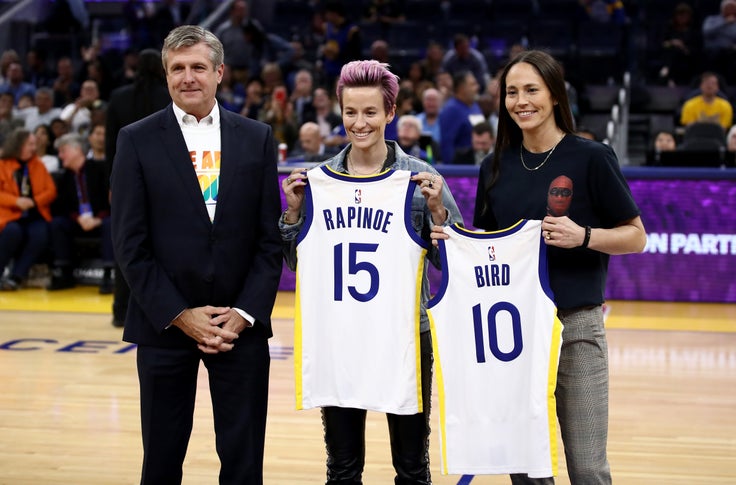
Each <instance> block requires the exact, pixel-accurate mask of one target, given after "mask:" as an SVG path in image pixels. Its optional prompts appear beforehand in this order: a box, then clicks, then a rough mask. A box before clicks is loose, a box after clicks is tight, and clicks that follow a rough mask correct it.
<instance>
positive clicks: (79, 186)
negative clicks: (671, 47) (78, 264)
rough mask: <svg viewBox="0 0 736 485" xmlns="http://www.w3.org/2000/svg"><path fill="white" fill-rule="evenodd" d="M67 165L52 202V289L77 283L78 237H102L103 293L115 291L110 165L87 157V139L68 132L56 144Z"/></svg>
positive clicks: (60, 156) (70, 286)
mask: <svg viewBox="0 0 736 485" xmlns="http://www.w3.org/2000/svg"><path fill="white" fill-rule="evenodd" d="M54 145H55V147H56V149H57V150H58V152H59V159H60V160H61V165H62V167H63V168H64V171H63V173H62V175H61V176H60V177H59V179H58V180H57V182H56V185H57V189H58V192H59V193H58V197H57V198H56V200H55V201H54V203H53V204H52V205H51V214H52V216H53V217H52V219H51V247H52V253H53V269H52V276H51V283H50V284H49V286H48V287H47V289H48V290H52V291H53V290H64V289H67V288H73V287H74V286H75V285H76V281H75V278H74V265H75V259H76V250H75V249H76V247H75V240H76V239H77V238H79V237H90V236H92V237H98V238H99V239H100V256H101V257H102V265H103V277H102V282H101V283H100V288H99V291H100V294H101V295H104V294H109V293H112V290H113V286H112V278H111V276H112V268H113V266H114V256H113V251H112V235H111V233H110V198H109V191H110V184H109V177H108V174H107V170H106V167H105V166H104V165H103V164H98V163H95V162H93V161H91V160H87V157H86V156H85V143H84V138H82V137H81V136H80V135H78V134H76V133H67V134H66V135H64V136H62V137H61V138H59V139H58V140H56V142H55V143H54Z"/></svg>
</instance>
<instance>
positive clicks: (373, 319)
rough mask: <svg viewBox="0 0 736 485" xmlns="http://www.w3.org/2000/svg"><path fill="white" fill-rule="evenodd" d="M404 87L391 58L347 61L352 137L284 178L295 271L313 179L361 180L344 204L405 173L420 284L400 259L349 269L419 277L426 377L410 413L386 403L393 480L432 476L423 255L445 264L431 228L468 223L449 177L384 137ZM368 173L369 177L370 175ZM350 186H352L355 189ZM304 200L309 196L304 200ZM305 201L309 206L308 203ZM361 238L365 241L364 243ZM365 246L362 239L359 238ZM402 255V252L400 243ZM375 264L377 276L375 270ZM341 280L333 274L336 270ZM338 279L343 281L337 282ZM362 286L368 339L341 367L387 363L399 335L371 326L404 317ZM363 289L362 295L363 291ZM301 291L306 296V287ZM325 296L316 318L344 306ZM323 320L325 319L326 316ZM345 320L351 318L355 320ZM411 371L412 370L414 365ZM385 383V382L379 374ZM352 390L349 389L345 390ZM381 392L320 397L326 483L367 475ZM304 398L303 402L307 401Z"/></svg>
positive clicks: (391, 287) (384, 284)
mask: <svg viewBox="0 0 736 485" xmlns="http://www.w3.org/2000/svg"><path fill="white" fill-rule="evenodd" d="M398 90H399V84H398V78H397V76H395V75H394V74H392V73H391V72H390V71H389V69H388V66H387V65H386V64H382V63H380V62H378V61H353V62H350V63H348V64H346V65H345V66H343V68H342V71H341V74H340V78H339V80H338V82H337V99H338V101H339V103H340V108H341V109H342V121H343V125H344V126H345V132H346V134H347V137H348V140H349V142H350V143H349V144H348V145H347V147H345V149H343V150H342V151H341V152H340V153H339V154H337V155H336V156H334V157H333V158H331V159H329V160H327V161H326V162H324V163H323V164H321V165H320V166H318V167H315V168H313V169H311V170H309V171H306V172H305V171H304V169H303V168H297V169H295V170H293V171H292V172H291V174H290V175H289V177H288V178H286V179H284V181H283V183H282V189H283V191H284V194H285V195H286V201H287V205H288V207H287V209H286V211H285V212H284V214H283V215H282V217H281V220H280V221H279V228H280V230H281V237H282V240H283V242H284V254H285V257H286V261H287V264H288V265H289V267H290V268H291V269H292V270H295V269H296V267H297V244H301V241H303V240H305V238H306V236H305V234H304V233H305V232H311V231H313V229H314V227H315V226H317V225H318V222H319V223H321V222H322V221H321V219H320V220H318V218H323V215H322V214H321V213H320V214H319V216H314V217H312V215H313V214H314V213H315V212H317V209H315V208H314V207H313V204H314V200H316V197H315V195H314V194H315V193H316V190H317V189H316V188H315V186H317V184H318V182H320V183H324V182H321V181H323V180H324V179H326V178H328V177H332V178H333V179H338V180H341V181H349V183H350V184H352V185H351V188H352V186H353V185H354V186H355V187H365V189H363V192H360V190H361V189H355V201H354V203H353V201H352V196H351V198H350V199H351V200H350V202H351V203H353V205H352V206H351V207H349V208H347V209H346V210H350V209H354V210H357V209H356V208H355V206H356V205H357V204H359V203H360V201H359V200H358V199H359V198H360V197H361V196H362V194H363V193H365V194H366V195H367V193H368V190H371V191H375V190H376V187H375V185H372V184H373V182H376V185H377V184H378V183H380V182H381V181H382V180H387V179H389V178H392V177H393V176H394V175H396V176H403V177H406V179H405V180H406V183H404V184H403V187H404V191H406V195H405V196H402V197H403V198H402V199H401V203H400V205H401V207H400V210H402V211H403V212H404V214H403V216H404V217H405V219H404V222H405V224H403V225H400V226H396V227H399V228H405V229H403V230H405V232H406V233H407V234H409V235H410V237H411V238H412V239H413V240H414V241H417V244H422V245H423V247H424V248H425V249H426V251H427V252H426V256H424V255H422V256H420V257H418V258H419V259H418V260H417V261H418V262H417V264H418V265H419V268H418V270H419V271H420V273H419V274H421V275H422V280H421V283H422V284H421V290H418V288H416V287H417V286H418V285H417V284H416V283H415V282H409V284H406V285H405V284H404V281H406V280H405V279H404V278H403V275H404V273H402V272H401V271H402V270H401V269H399V268H398V266H401V265H400V264H396V265H395V266H397V267H394V266H391V265H388V266H379V267H373V266H370V265H371V264H372V263H369V262H367V261H363V260H361V261H359V262H358V263H357V264H358V265H362V266H360V268H362V269H360V270H358V271H354V272H353V273H351V275H349V276H352V275H353V274H354V273H355V272H359V273H362V274H367V273H371V271H368V270H367V269H365V268H369V269H373V270H375V272H374V273H375V278H374V277H373V274H371V276H370V279H371V280H372V281H374V282H375V283H376V285H375V286H376V291H375V292H374V293H380V292H383V294H385V293H386V292H387V291H386V288H388V292H389V293H392V292H399V293H400V292H403V291H405V290H406V287H407V286H412V285H413V286H414V290H413V291H414V292H415V294H416V297H417V300H418V303H417V307H418V308H417V310H418V313H419V314H418V315H414V319H415V320H416V317H417V316H418V322H417V326H418V337H417V340H418V347H419V354H420V358H419V359H413V360H420V362H419V363H418V364H420V365H417V366H416V367H418V369H417V371H418V373H419V374H420V380H421V386H420V387H421V393H420V394H421V396H420V397H421V398H420V399H416V398H417V392H416V389H415V392H414V398H415V399H416V400H417V401H418V403H419V404H418V405H417V409H418V411H419V412H415V413H412V412H410V411H409V414H404V413H396V414H395V413H393V412H392V411H384V412H386V417H387V421H388V428H389V433H390V436H391V455H392V458H393V460H392V461H393V465H394V469H395V471H396V480H395V482H396V483H402V484H429V483H431V478H430V472H429V406H430V401H431V382H432V344H431V337H430V332H429V319H428V317H427V313H426V308H425V306H426V302H427V299H428V297H429V283H428V280H427V276H426V271H427V260H429V261H430V262H432V264H434V265H435V266H437V267H439V253H438V251H437V249H436V248H435V247H433V246H432V245H431V241H430V238H429V233H430V231H431V228H432V227H433V226H435V225H440V226H442V225H450V224H454V223H462V216H461V215H460V212H459V210H458V207H457V205H456V203H455V200H454V199H453V197H452V194H451V193H450V191H449V189H448V188H447V186H446V185H445V184H444V182H443V179H442V176H440V175H439V173H438V172H437V171H436V170H435V169H434V168H433V167H432V166H431V165H429V164H427V163H426V162H424V161H422V160H419V159H418V158H415V157H412V156H411V155H408V154H406V153H405V152H404V151H403V150H402V149H401V147H400V146H399V145H398V143H396V142H395V141H389V140H385V139H384V134H385V130H386V125H388V124H389V123H390V122H391V121H392V120H393V118H394V116H395V114H396V95H397V93H398ZM406 171H409V172H411V174H406ZM397 172H402V173H397ZM325 174H327V175H325ZM366 181H369V182H370V183H365V182H366ZM308 183H309V184H310V186H309V190H305V188H306V187H307V184H308ZM329 183H332V182H329ZM361 184H363V185H361ZM333 186H339V183H338V182H336V183H334V185H333ZM400 186H402V185H400ZM392 187H393V186H392ZM383 190H386V189H383ZM350 193H351V194H352V193H353V192H350ZM392 197H393V195H392ZM307 199H308V200H309V202H308V203H305V200H307ZM409 202H410V206H411V207H410V211H409V210H408V209H409V207H408V206H407V204H408V203H409ZM305 206H308V207H309V210H307V209H306V207H305ZM313 209H314V210H313ZM409 212H410V213H409ZM401 216H402V214H398V213H397V214H396V215H395V216H393V217H394V220H396V221H397V222H399V223H401V221H400V218H401ZM338 224H339V223H338ZM302 229H304V231H302ZM333 234H334V231H333ZM340 234H343V233H340ZM344 234H345V235H344V236H341V237H343V238H345V239H346V240H345V241H344V242H345V245H346V246H347V245H348V244H349V239H348V238H349V237H350V235H352V236H353V237H360V236H361V235H360V234H358V235H356V233H355V232H353V231H345V233H344ZM361 234H366V232H365V231H364V232H363V233H361ZM321 242H323V241H322V240H320V245H321ZM342 242H343V241H339V244H337V245H336V246H335V247H337V246H340V247H342V246H343V244H342ZM364 242H365V241H363V240H361V243H364ZM363 246H366V245H365V244H363ZM363 246H361V247H363ZM323 247H329V248H330V249H328V251H332V249H331V248H332V245H331V244H330V245H329V246H328V245H323ZM302 248H303V246H301V245H300V251H302ZM392 248H393V246H392ZM366 251H368V250H366ZM299 254H300V255H301V254H303V253H302V252H300V253H299ZM368 254H370V256H373V253H368V252H363V253H361V256H360V258H363V257H366V258H367V257H368V256H367V255H368ZM401 254H402V255H403V252H402V253H401ZM423 254H425V253H423ZM402 255H397V254H389V256H388V257H389V258H390V257H391V256H393V257H394V259H393V260H394V261H400V260H401V258H402V257H403V256H402ZM353 256H355V254H352V253H351V258H352V257H353ZM310 262H311V258H305V259H304V260H303V261H301V262H300V272H302V273H303V272H304V271H305V268H306V265H307V264H309V263H310ZM327 263H328V262H327V261H322V262H320V264H327ZM351 264H353V263H351ZM353 266H355V265H353ZM353 269H355V268H353ZM379 273H380V280H379V278H378V276H379ZM297 276H298V278H297V279H299V273H298V275H297ZM416 276H417V273H416V272H415V273H414V276H413V277H412V278H411V279H413V280H415V281H416V280H417V277H416ZM322 279H325V278H322ZM335 279H336V280H337V278H335ZM331 281H332V280H330V282H331ZM379 281H380V283H379ZM330 284H332V283H330ZM361 286H363V285H361ZM335 287H336V288H337V286H336V285H335ZM350 290H351V295H352V296H354V294H355V293H359V292H360V291H362V290H363V288H362V287H361V288H359V289H357V290H356V289H355V288H354V287H350ZM307 291H314V289H313V288H312V289H308V288H305V289H304V292H305V293H306V292H307ZM336 291H337V290H336ZM371 291H372V290H371ZM324 293H329V295H328V296H329V297H330V298H332V292H331V291H325V292H322V294H324ZM365 295H366V298H365V300H359V302H351V303H350V304H351V305H354V306H353V307H352V308H354V309H356V311H355V312H353V314H354V318H351V320H354V319H356V318H361V319H363V320H365V325H364V326H363V327H361V328H365V330H364V331H362V330H361V331H360V332H357V333H358V335H357V338H358V339H364V338H365V339H366V340H365V341H361V342H363V343H362V344H361V342H358V344H357V345H356V347H355V348H354V347H351V349H354V351H353V353H352V354H351V355H349V356H348V357H347V358H345V359H343V360H340V364H339V366H340V367H343V363H345V366H347V365H351V366H352V365H354V362H356V361H357V362H358V366H359V367H361V368H362V369H361V370H365V369H368V371H369V373H370V372H372V370H373V369H378V368H379V367H380V366H384V365H385V364H384V363H383V361H384V360H385V359H387V358H389V357H391V358H393V357H394V355H393V354H391V353H390V352H389V351H388V350H387V349H388V348H391V344H392V343H393V340H392V339H393V337H392V336H391V332H386V335H383V334H382V333H381V332H376V331H375V330H374V327H378V326H386V325H387V326H388V327H389V328H390V329H391V328H396V327H397V326H400V325H401V324H402V323H401V322H402V321H403V320H400V317H399V313H400V311H399V309H398V308H395V307H391V308H388V309H386V307H381V308H379V310H381V311H388V312H389V315H388V318H382V317H379V316H375V315H374V314H373V313H371V312H370V311H369V310H368V309H369V308H375V307H370V306H369V305H365V304H361V303H360V302H362V301H366V300H368V299H372V298H373V293H372V294H371V295H368V294H365ZM359 296H364V295H363V294H360V293H359ZM300 298H303V296H302V297H300ZM346 298H347V297H346ZM356 299H357V298H356ZM335 300H337V298H336V299H335ZM300 301H301V300H300ZM339 303H341V304H342V303H343V302H342V301H340V302H339ZM328 305H334V306H332V307H330V306H328V307H327V308H323V309H322V310H321V313H320V316H319V319H320V320H325V321H328V320H329V321H330V322H335V320H336V318H337V317H335V313H336V312H337V310H338V308H339V307H340V305H339V304H338V302H337V301H335V302H328ZM397 306H398V307H401V306H404V305H403V304H401V303H400V304H399V305H397ZM302 310H303V309H302ZM302 310H300V311H302ZM356 313H357V314H356ZM415 313H416V310H415ZM387 321H388V322H387ZM341 322H343V320H340V321H339V322H337V324H338V326H339V324H340V323H341ZM320 323H323V322H322V321H320ZM344 323H345V325H347V324H349V323H352V322H344ZM366 327H370V328H366ZM343 329H344V327H343ZM343 332H344V330H343ZM368 332H370V335H371V336H375V338H376V339H377V340H376V341H375V342H376V345H375V346H371V344H369V343H368V342H369V340H368V339H367V338H366V335H367V334H368ZM330 337H332V335H330ZM353 337H355V336H354V335H346V336H345V340H348V339H349V338H353ZM381 339H383V340H381ZM320 345H323V346H326V347H323V350H324V352H325V353H326V352H330V353H333V352H338V351H339V349H335V347H345V346H348V345H349V343H348V342H346V341H341V342H339V343H338V344H337V345H333V346H329V347H327V344H325V343H323V342H321V341H320ZM362 352H366V354H365V356H363V354H362ZM417 357H419V356H417ZM410 360H412V359H410ZM414 364H417V362H414V363H413V364H412V365H414ZM333 367H334V366H333ZM332 370H334V369H331V368H328V369H327V371H326V372H325V374H327V373H330V372H331V371H332ZM339 370H340V372H342V371H343V370H344V369H342V368H341V369H339ZM403 370H404V369H403V368H399V367H397V368H396V369H395V372H396V373H399V372H402V371H403ZM414 375H415V376H416V372H415V374H414ZM351 376H352V374H351ZM320 379H322V380H325V379H327V377H326V376H325V375H324V374H320ZM348 380H349V383H354V384H355V385H354V386H350V385H348V386H346V387H353V388H358V387H361V386H364V385H365V383H364V382H363V381H362V380H361V379H358V378H355V379H353V378H352V377H348ZM379 385H383V384H381V383H379ZM385 386H386V387H385V388H382V389H380V391H381V392H378V393H377V394H381V396H383V395H384V394H390V392H388V391H387V392H382V391H385V390H386V388H387V387H388V384H386V385H385ZM350 391H351V390H350V389H349V390H347V391H346V392H350ZM381 399H383V398H377V401H378V405H377V406H376V407H370V406H365V407H360V406H358V405H341V404H340V403H338V404H337V405H333V404H325V405H323V404H315V405H317V406H321V408H322V419H323V423H324V430H325V444H326V448H327V483H328V484H337V483H341V484H342V483H350V484H359V483H362V472H363V465H364V462H365V419H366V409H375V410H381V409H383V408H384V406H382V405H383V404H385V403H383V402H381ZM304 407H305V408H306V407H307V406H304Z"/></svg>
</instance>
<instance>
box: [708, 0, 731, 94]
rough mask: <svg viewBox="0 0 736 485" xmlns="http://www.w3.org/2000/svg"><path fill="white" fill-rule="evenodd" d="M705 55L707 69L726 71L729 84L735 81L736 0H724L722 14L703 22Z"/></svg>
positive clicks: (709, 17)
mask: <svg viewBox="0 0 736 485" xmlns="http://www.w3.org/2000/svg"><path fill="white" fill-rule="evenodd" d="M702 31H703V53H704V54H705V62H706V66H705V67H706V69H719V70H724V71H725V72H724V74H726V77H727V78H728V80H729V82H733V81H734V80H735V79H734V74H735V72H734V66H733V64H734V62H736V0H723V1H722V2H721V9H720V13H718V14H715V15H708V16H707V17H706V18H705V20H704V21H703V29H702Z"/></svg>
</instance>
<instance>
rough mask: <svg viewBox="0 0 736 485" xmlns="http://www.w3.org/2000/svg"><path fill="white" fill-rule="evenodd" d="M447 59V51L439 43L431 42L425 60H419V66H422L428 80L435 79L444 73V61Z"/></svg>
mask: <svg viewBox="0 0 736 485" xmlns="http://www.w3.org/2000/svg"><path fill="white" fill-rule="evenodd" d="M444 57H445V50H444V49H443V48H442V45H440V44H439V43H437V42H435V41H433V40H430V41H429V43H428V44H427V49H426V52H425V53H424V58H422V59H420V60H419V64H420V65H421V66H422V71H423V72H424V75H425V76H427V79H430V80H432V79H435V78H436V77H437V74H439V73H440V72H442V59H444Z"/></svg>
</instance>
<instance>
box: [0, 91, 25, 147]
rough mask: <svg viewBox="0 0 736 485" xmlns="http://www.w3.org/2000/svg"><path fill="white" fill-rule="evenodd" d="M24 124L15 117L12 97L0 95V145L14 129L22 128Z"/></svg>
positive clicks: (8, 94)
mask: <svg viewBox="0 0 736 485" xmlns="http://www.w3.org/2000/svg"><path fill="white" fill-rule="evenodd" d="M24 124H25V123H24V122H23V120H22V119H21V118H17V117H16V116H15V110H14V109H13V95H12V94H10V93H1V94H0V143H2V142H3V141H4V140H5V137H6V136H8V135H9V134H10V133H12V132H13V131H14V130H15V129H16V128H22V127H23V125H24Z"/></svg>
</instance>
